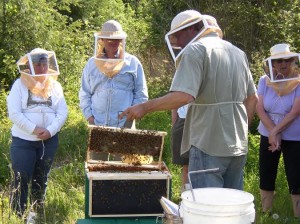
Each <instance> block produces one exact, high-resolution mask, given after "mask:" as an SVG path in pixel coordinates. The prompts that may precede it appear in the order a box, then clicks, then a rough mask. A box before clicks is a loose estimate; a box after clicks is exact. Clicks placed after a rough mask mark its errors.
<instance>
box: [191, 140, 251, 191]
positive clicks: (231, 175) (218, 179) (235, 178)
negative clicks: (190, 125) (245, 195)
mask: <svg viewBox="0 0 300 224" xmlns="http://www.w3.org/2000/svg"><path fill="white" fill-rule="evenodd" d="M245 163H246V156H245V155H243V156H231V157H217V156H210V155H208V154H206V153H204V152H202V151H201V150H200V149H198V148H196V147H195V146H192V147H191V149H190V153H189V172H190V171H197V170H207V169H214V168H219V171H218V172H210V173H195V174H190V179H191V182H192V187H193V188H202V187H221V188H233V189H238V190H243V187H244V185H243V175H244V172H243V170H244V166H245Z"/></svg>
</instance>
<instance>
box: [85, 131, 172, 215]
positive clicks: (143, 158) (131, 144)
mask: <svg viewBox="0 0 300 224" xmlns="http://www.w3.org/2000/svg"><path fill="white" fill-rule="evenodd" d="M165 135H166V132H158V131H148V130H132V129H125V128H123V129H122V128H114V127H102V126H89V140H88V150H87V161H86V163H85V173H86V192H85V196H86V211H85V213H86V217H88V218H93V217H95V218H96V217H136V216H159V215H162V214H163V209H162V207H161V205H160V203H159V199H160V198H161V197H162V196H164V197H166V198H170V189H171V175H170V172H169V170H168V168H167V167H166V165H165V164H164V162H163V161H162V149H163V144H164V136H165Z"/></svg>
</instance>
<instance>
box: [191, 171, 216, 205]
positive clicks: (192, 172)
mask: <svg viewBox="0 0 300 224" xmlns="http://www.w3.org/2000/svg"><path fill="white" fill-rule="evenodd" d="M218 171H219V168H213V169H207V170H196V171H189V172H188V179H189V184H190V187H191V192H192V196H193V200H194V201H196V198H195V194H194V190H193V185H192V181H191V174H197V173H215V172H218Z"/></svg>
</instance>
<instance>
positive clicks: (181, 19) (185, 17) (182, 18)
mask: <svg viewBox="0 0 300 224" xmlns="http://www.w3.org/2000/svg"><path fill="white" fill-rule="evenodd" d="M200 18H201V13H200V12H198V11H196V10H186V11H183V12H181V13H179V14H177V15H176V16H175V17H174V19H173V20H172V23H171V30H170V31H169V32H171V31H173V30H175V29H177V28H179V27H181V26H184V25H186V24H188V23H191V22H193V21H195V20H197V19H200Z"/></svg>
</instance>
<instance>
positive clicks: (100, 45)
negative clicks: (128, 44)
mask: <svg viewBox="0 0 300 224" xmlns="http://www.w3.org/2000/svg"><path fill="white" fill-rule="evenodd" d="M94 37H95V47H94V58H95V63H96V66H97V68H98V69H99V70H100V72H102V73H103V74H104V75H106V76H108V77H112V76H114V75H116V74H118V73H119V72H120V70H121V69H122V67H123V64H124V56H125V39H126V37H127V34H126V33H125V32H124V31H123V29H122V26H121V24H120V23H119V22H117V21H115V20H108V21H107V22H105V23H104V24H103V26H102V29H101V31H100V32H98V33H95V34H94ZM103 39H117V40H121V42H120V45H119V48H118V52H117V53H116V55H115V58H108V57H107V56H106V53H105V49H104V47H105V46H104V42H103Z"/></svg>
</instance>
